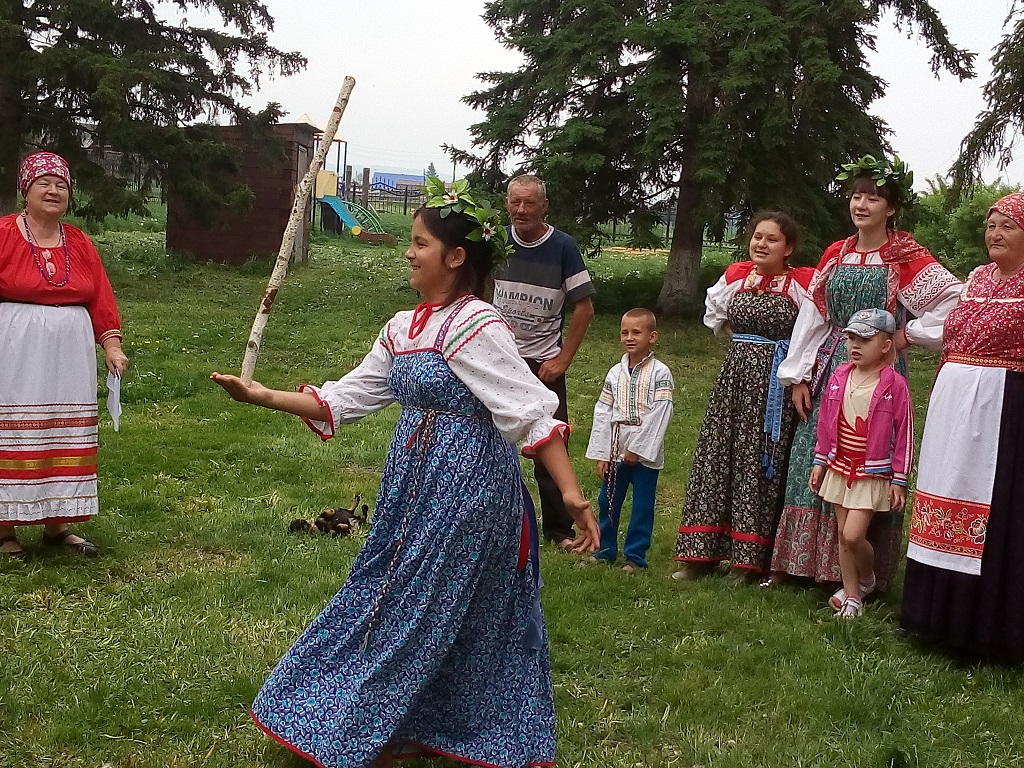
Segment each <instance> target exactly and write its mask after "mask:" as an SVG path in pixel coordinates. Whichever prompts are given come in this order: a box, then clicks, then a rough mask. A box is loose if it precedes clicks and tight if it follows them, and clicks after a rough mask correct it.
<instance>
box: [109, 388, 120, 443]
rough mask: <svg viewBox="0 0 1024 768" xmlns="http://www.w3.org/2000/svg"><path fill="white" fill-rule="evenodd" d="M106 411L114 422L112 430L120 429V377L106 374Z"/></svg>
mask: <svg viewBox="0 0 1024 768" xmlns="http://www.w3.org/2000/svg"><path fill="white" fill-rule="evenodd" d="M107 411H108V412H109V413H110V418H111V419H112V420H113V422H114V431H115V432H120V431H121V377H120V376H118V375H117V374H114V373H108V374H107Z"/></svg>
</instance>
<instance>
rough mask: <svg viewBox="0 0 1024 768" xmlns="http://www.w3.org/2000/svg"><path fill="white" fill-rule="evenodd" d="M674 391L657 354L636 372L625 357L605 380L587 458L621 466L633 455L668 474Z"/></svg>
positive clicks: (668, 374)
mask: <svg viewBox="0 0 1024 768" xmlns="http://www.w3.org/2000/svg"><path fill="white" fill-rule="evenodd" d="M674 387H675V383H674V382H673V380H672V372H671V371H669V369H668V366H666V365H665V364H664V363H663V362H661V361H660V360H658V359H657V358H656V357H654V354H653V353H651V354H650V355H648V356H647V357H646V358H645V359H644V360H641V361H640V362H639V363H638V364H637V365H636V366H634V367H633V369H632V370H630V367H629V355H623V356H622V360H621V361H620V362H619V363H618V364H617V365H614V366H612V368H611V370H609V371H608V375H607V376H605V379H604V385H603V386H602V387H601V395H600V397H598V399H597V403H596V405H595V406H594V425H593V427H592V429H591V431H590V443H589V445H588V446H587V458H588V459H594V460H596V461H621V460H622V457H623V456H624V455H625V453H626V451H632V452H633V453H635V454H636V455H637V456H639V457H640V463H641V464H643V465H644V466H645V467H650V468H651V469H662V468H663V467H664V466H665V431H666V430H667V429H668V423H669V420H670V419H671V418H672V390H673V388H674ZM613 454H614V455H613Z"/></svg>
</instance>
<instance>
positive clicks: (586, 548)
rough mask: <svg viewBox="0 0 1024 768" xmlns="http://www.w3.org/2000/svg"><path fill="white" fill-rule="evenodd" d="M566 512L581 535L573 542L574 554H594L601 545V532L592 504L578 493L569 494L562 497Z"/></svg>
mask: <svg viewBox="0 0 1024 768" xmlns="http://www.w3.org/2000/svg"><path fill="white" fill-rule="evenodd" d="M562 501H563V502H564V503H565V509H566V511H567V512H568V513H569V514H570V515H572V519H573V521H575V523H576V527H577V528H578V529H579V534H578V535H577V536H576V538H575V539H573V541H572V546H571V547H570V548H569V549H570V550H571V551H572V552H578V553H581V554H582V553H583V552H594V551H596V550H597V548H598V545H599V544H600V543H601V531H600V529H598V527H597V520H595V519H594V513H593V512H592V511H591V509H590V502H589V501H587V500H586V499H585V498H583V494H581V493H578V492H575V491H574V492H572V493H567V494H564V495H563V496H562Z"/></svg>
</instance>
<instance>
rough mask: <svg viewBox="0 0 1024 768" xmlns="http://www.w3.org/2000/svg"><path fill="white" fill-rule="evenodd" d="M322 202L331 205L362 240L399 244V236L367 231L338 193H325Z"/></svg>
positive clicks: (343, 221)
mask: <svg viewBox="0 0 1024 768" xmlns="http://www.w3.org/2000/svg"><path fill="white" fill-rule="evenodd" d="M320 202H321V203H324V204H326V205H329V206H331V209H332V210H333V211H334V212H335V213H336V214H338V218H339V219H341V223H342V224H344V225H345V226H346V227H348V228H349V231H350V232H351V233H352V234H353V235H355V236H356V237H358V238H359V239H360V240H365V241H367V242H368V243H387V244H388V245H390V246H391V247H394V246H396V245H398V240H397V238H396V237H395V236H394V235H391V234H388V233H387V232H367V231H366V230H365V229H364V228H363V225H362V224H360V223H359V222H358V221H356V217H355V216H353V215H352V211H350V210H349V209H348V206H347V205H345V201H344V200H342V199H341V198H340V197H338V196H337V195H324V196H323V197H321V198H320Z"/></svg>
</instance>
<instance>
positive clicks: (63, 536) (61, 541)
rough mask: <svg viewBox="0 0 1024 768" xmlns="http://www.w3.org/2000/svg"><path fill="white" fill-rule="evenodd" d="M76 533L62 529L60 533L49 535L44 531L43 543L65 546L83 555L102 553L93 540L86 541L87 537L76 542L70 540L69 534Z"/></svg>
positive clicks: (52, 545) (89, 555)
mask: <svg viewBox="0 0 1024 768" xmlns="http://www.w3.org/2000/svg"><path fill="white" fill-rule="evenodd" d="M74 535H75V534H73V533H72V532H71V531H69V530H64V531H61V532H60V533H57V534H54V535H53V536H51V535H49V534H48V533H44V534H43V544H45V545H46V546H48V547H63V548H64V549H69V550H71V551H72V552H74V553H76V554H79V555H82V556H83V557H96V555H98V554H99V553H100V551H99V549H97V547H96V545H95V544H93V543H92V542H91V541H86V540H85V539H82V540H81V541H79V542H76V543H74V544H73V543H71V542H70V541H68V536H74Z"/></svg>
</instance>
